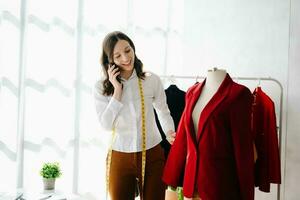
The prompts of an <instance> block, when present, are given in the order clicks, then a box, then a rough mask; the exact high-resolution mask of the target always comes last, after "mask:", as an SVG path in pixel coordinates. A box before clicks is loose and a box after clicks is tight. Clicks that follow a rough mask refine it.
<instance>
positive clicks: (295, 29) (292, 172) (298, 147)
mask: <svg viewBox="0 0 300 200" xmlns="http://www.w3.org/2000/svg"><path fill="white" fill-rule="evenodd" d="M299 10H300V1H298V0H291V26H290V49H289V68H288V91H287V95H288V97H287V98H288V101H287V102H288V103H287V152H286V153H287V154H286V155H287V157H286V158H287V163H286V180H285V182H286V187H285V199H288V200H290V199H291V200H296V199H299V196H300V190H299V179H300V171H299V169H300V154H299V152H300V126H299V119H300V89H299V86H300V78H299V75H300V66H299V65H300V13H299Z"/></svg>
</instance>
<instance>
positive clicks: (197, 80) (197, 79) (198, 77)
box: [196, 75, 199, 83]
mask: <svg viewBox="0 0 300 200" xmlns="http://www.w3.org/2000/svg"><path fill="white" fill-rule="evenodd" d="M198 78H199V76H198V75H197V76H196V83H199V81H198Z"/></svg>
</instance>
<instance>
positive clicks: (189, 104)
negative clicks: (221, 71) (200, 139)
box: [185, 79, 206, 145]
mask: <svg viewBox="0 0 300 200" xmlns="http://www.w3.org/2000/svg"><path fill="white" fill-rule="evenodd" d="M205 81H206V79H205V80H204V81H203V82H202V83H198V85H197V86H195V89H194V91H193V92H192V96H191V97H190V99H189V100H188V101H187V102H186V112H185V113H186V115H185V117H186V119H185V121H186V128H187V129H188V130H189V133H190V136H191V137H192V139H193V141H194V143H195V145H196V144H197V139H196V134H195V128H194V123H193V118H192V113H193V110H194V107H195V104H196V103H197V100H198V99H199V96H200V94H201V91H202V88H203V86H204V84H205Z"/></svg>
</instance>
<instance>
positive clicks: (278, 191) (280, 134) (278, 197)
mask: <svg viewBox="0 0 300 200" xmlns="http://www.w3.org/2000/svg"><path fill="white" fill-rule="evenodd" d="M160 78H162V79H169V80H171V81H173V80H174V79H194V80H195V81H198V79H205V78H206V77H205V76H174V75H169V76H167V75H162V76H160ZM231 78H232V79H235V80H246V81H251V80H253V81H259V83H260V81H270V82H274V83H276V84H277V85H278V86H279V88H280V102H279V124H278V126H277V130H278V135H279V156H280V163H281V158H282V156H281V148H282V109H283V87H282V84H281V83H280V82H279V81H278V80H277V79H274V78H270V77H231ZM285 148H286V146H285ZM284 152H286V151H284ZM284 158H285V157H284ZM284 163H285V162H284ZM277 200H280V184H277Z"/></svg>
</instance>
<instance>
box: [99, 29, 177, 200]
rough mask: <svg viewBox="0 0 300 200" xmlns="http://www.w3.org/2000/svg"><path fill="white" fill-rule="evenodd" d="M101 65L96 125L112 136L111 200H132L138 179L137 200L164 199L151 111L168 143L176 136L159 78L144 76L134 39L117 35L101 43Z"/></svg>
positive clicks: (157, 137)
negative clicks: (139, 195) (139, 194)
mask: <svg viewBox="0 0 300 200" xmlns="http://www.w3.org/2000/svg"><path fill="white" fill-rule="evenodd" d="M101 65H102V67H103V72H104V74H105V75H104V77H103V78H102V80H100V81H98V82H97V83H96V85H95V93H94V95H95V100H96V111H97V114H98V118H99V121H100V124H101V126H102V127H103V128H105V129H107V130H110V131H111V132H112V134H113V135H114V139H113V142H112V153H111V155H110V156H108V162H109V163H108V166H109V167H108V168H109V175H108V177H107V178H108V179H109V180H108V182H109V183H108V185H109V186H108V191H109V194H110V197H111V199H112V200H123V199H124V200H125V199H128V200H133V199H134V195H135V184H136V179H137V178H138V180H139V181H138V184H139V189H140V191H141V199H143V200H153V199H156V200H160V199H164V193H165V188H166V187H165V185H164V183H163V182H162V180H161V176H162V172H163V168H164V162H165V159H164V153H163V150H162V148H161V146H160V145H159V143H160V141H161V140H162V139H161V136H160V133H159V131H158V128H157V126H156V123H155V118H154V111H153V108H155V109H156V111H157V114H158V117H159V120H160V122H161V125H162V127H163V129H164V132H165V133H167V138H168V139H169V141H170V142H171V143H172V142H173V139H174V136H175V132H174V123H173V120H172V118H171V116H170V111H169V109H168V106H167V104H166V97H165V92H164V88H163V86H162V84H161V81H160V78H159V77H158V76H157V75H155V74H153V73H145V72H144V71H143V63H142V62H141V61H140V60H139V59H138V58H137V56H136V54H135V46H134V44H133V42H132V40H131V39H130V38H129V37H128V36H127V35H125V34H124V33H122V32H119V31H116V32H112V33H109V34H108V35H107V36H106V37H105V38H104V41H103V49H102V57H101ZM143 152H145V154H144V153H143Z"/></svg>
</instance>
